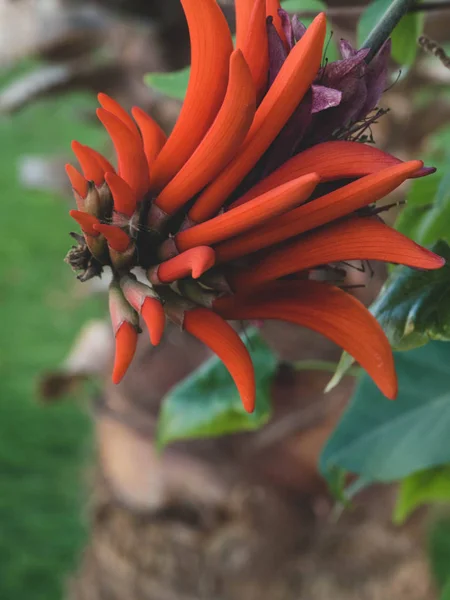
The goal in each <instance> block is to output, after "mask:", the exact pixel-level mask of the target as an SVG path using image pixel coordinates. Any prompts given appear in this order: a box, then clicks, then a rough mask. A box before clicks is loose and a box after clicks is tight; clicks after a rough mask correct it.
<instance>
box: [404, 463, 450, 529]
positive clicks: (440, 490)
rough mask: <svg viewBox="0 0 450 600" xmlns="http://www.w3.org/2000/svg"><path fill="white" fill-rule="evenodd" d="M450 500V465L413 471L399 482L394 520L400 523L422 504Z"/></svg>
mask: <svg viewBox="0 0 450 600" xmlns="http://www.w3.org/2000/svg"><path fill="white" fill-rule="evenodd" d="M448 501H450V465H445V466H443V467H435V468H433V469H427V470H426V471H419V472H418V473H413V474H412V475H410V476H409V477H406V479H403V481H402V482H401V484H400V488H399V491H398V496H397V503H396V506H395V509H394V522H395V523H396V524H397V525H401V524H402V523H403V522H404V521H405V520H406V519H407V518H408V517H409V516H410V515H411V513H412V512H414V511H415V510H416V509H417V508H419V507H420V506H422V505H424V504H432V503H436V502H448Z"/></svg>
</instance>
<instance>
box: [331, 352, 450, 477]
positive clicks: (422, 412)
mask: <svg viewBox="0 0 450 600" xmlns="http://www.w3.org/2000/svg"><path fill="white" fill-rule="evenodd" d="M395 358H396V368H397V373H398V378H399V390H400V392H399V396H398V398H397V400H396V401H395V402H391V401H389V400H387V399H386V398H385V397H384V396H383V395H382V394H381V393H380V392H379V391H378V389H377V388H376V387H375V385H374V384H373V383H372V381H371V380H370V379H369V377H368V376H367V375H365V376H363V378H362V380H361V383H360V384H359V385H358V388H357V390H356V393H355V395H354V397H353V399H352V401H351V403H350V405H349V407H348V409H347V410H346V412H345V413H344V415H343V417H342V419H341V421H340V422H339V424H338V426H337V428H336V429H335V431H334V432H333V434H332V436H331V438H330V439H329V441H328V443H327V445H326V447H325V449H324V451H323V453H322V456H321V459H320V469H321V472H322V474H323V475H324V476H325V477H326V478H327V479H328V478H330V476H331V475H332V474H333V473H334V470H335V469H336V468H341V469H345V470H346V471H349V472H351V473H357V474H358V475H360V476H362V477H363V478H364V479H365V480H366V481H385V482H386V481H395V480H397V479H402V478H404V477H407V476H408V475H410V474H411V473H415V472H416V471H420V470H423V469H428V468H431V467H436V466H439V465H447V464H449V463H450V438H449V434H448V432H449V431H450V344H447V343H442V342H431V343H430V344H428V345H427V346H424V347H423V348H418V349H416V350H412V351H410V352H399V353H397V354H396V357H395Z"/></svg>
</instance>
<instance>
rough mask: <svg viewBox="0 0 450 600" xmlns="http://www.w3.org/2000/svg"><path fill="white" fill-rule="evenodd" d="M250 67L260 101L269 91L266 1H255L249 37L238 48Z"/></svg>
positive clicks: (248, 32)
mask: <svg viewBox="0 0 450 600" xmlns="http://www.w3.org/2000/svg"><path fill="white" fill-rule="evenodd" d="M238 47H239V48H240V49H241V50H242V53H243V54H244V57H245V60H246V62H247V64H248V66H249V67H250V71H251V74H252V77H253V81H254V84H255V88H256V96H257V99H258V101H259V100H261V98H262V97H263V95H264V94H265V92H266V90H267V83H268V81H267V80H268V73H269V43H268V40H267V27H266V0H255V2H254V6H253V10H252V14H251V17H250V22H249V26H248V31H247V37H246V39H245V42H244V44H243V45H242V46H238Z"/></svg>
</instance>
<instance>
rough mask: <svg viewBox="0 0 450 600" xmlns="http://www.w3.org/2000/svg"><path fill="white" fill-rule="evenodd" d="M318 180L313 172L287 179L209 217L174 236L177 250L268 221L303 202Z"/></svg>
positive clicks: (219, 239)
mask: <svg viewBox="0 0 450 600" xmlns="http://www.w3.org/2000/svg"><path fill="white" fill-rule="evenodd" d="M318 182H319V178H318V177H317V175H316V174H315V173H311V174H309V175H305V176H304V177H300V178H299V179H296V180H295V181H289V182H288V183H285V184H284V185H281V186H280V187H278V188H275V189H274V190H270V191H269V192H267V194H264V195H263V196H261V197H259V198H254V199H253V200H251V201H250V202H247V203H246V204H244V205H242V206H239V207H238V208H235V209H233V210H230V211H228V212H226V213H223V214H222V215H219V216H218V217H215V218H214V219H211V220H210V221H206V222H205V223H200V224H199V225H194V227H191V228H190V229H185V230H184V231H181V232H180V233H178V234H177V235H176V236H175V244H176V246H177V248H178V250H179V251H182V250H188V249H189V248H193V247H194V246H199V245H211V244H215V243H217V242H221V241H222V240H225V239H227V238H229V237H232V236H235V235H237V234H239V233H242V232H243V231H248V230H249V229H252V228H253V227H256V226H258V225H261V223H265V222H267V221H268V220H269V219H271V218H272V217H275V216H277V215H280V214H283V213H286V211H288V210H290V209H291V208H293V207H294V206H298V205H299V204H301V203H302V202H305V200H307V199H308V198H309V196H310V195H311V194H312V192H313V190H314V188H315V187H316V185H317V183H318Z"/></svg>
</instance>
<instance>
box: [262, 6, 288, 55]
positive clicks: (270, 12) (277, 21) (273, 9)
mask: <svg viewBox="0 0 450 600" xmlns="http://www.w3.org/2000/svg"><path fill="white" fill-rule="evenodd" d="M280 8H281V6H280V0H266V14H267V16H268V17H273V24H274V25H275V29H276V30H277V32H278V35H279V36H280V38H281V41H282V42H283V44H284V46H285V48H286V49H287V48H288V43H287V41H286V36H285V35H284V31H283V26H282V24H281V18H280V16H279V14H278V10H279V9H280Z"/></svg>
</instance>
